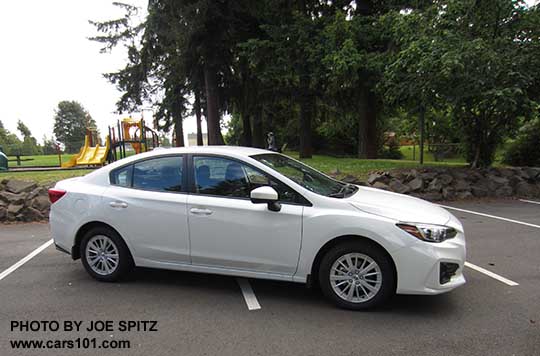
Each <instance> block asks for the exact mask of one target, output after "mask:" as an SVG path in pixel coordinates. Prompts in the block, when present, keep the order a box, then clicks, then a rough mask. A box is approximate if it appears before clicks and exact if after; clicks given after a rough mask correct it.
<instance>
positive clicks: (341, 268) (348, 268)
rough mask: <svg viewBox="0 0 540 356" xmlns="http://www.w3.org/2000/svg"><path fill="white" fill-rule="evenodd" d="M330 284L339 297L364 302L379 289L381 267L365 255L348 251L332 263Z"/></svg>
mask: <svg viewBox="0 0 540 356" xmlns="http://www.w3.org/2000/svg"><path fill="white" fill-rule="evenodd" d="M330 285H331V286H332V289H333V290H334V293H336V294H337V295H338V296H339V297H340V298H341V299H343V300H346V301H347V302H351V303H364V302H366V301H368V300H370V299H371V298H373V297H374V296H375V295H377V293H378V292H379V290H380V289H381V285H382V272H381V268H380V267H379V265H378V264H377V262H375V260H373V259H372V258H371V257H369V256H367V255H364V254H362V253H348V254H346V255H343V256H341V257H339V258H338V259H336V261H335V262H334V264H333V265H332V268H331V269H330Z"/></svg>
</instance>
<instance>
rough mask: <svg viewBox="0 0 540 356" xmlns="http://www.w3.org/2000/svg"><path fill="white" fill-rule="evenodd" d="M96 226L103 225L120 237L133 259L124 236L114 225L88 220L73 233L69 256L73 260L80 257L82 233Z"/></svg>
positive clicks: (84, 233)
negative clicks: (73, 239) (73, 237)
mask: <svg viewBox="0 0 540 356" xmlns="http://www.w3.org/2000/svg"><path fill="white" fill-rule="evenodd" d="M96 227H105V228H107V229H111V230H113V231H114V232H115V233H116V234H117V235H118V236H119V237H120V238H121V239H122V241H124V243H125V244H126V246H127V247H128V251H129V254H130V255H131V259H132V260H133V255H132V254H131V250H130V248H129V246H128V244H127V243H126V240H125V239H124V237H123V236H122V235H121V234H120V233H119V232H118V230H116V229H115V228H114V227H112V226H111V225H109V224H107V223H105V222H103V221H90V222H87V223H85V224H84V225H82V226H81V227H80V228H79V230H77V233H76V234H75V241H74V244H73V247H72V248H71V258H73V259H74V260H77V259H79V258H81V250H80V247H81V241H82V239H83V237H84V235H86V233H87V232H88V231H90V230H92V229H94V228H96Z"/></svg>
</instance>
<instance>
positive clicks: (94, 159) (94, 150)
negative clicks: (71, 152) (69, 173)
mask: <svg viewBox="0 0 540 356" xmlns="http://www.w3.org/2000/svg"><path fill="white" fill-rule="evenodd" d="M89 142H90V141H89V138H88V136H86V137H85V138H84V146H83V147H82V148H81V150H80V151H79V154H78V155H75V156H73V157H72V158H71V159H70V160H69V161H68V162H66V163H63V164H62V168H69V167H74V166H88V165H99V164H103V163H105V161H106V160H107V155H108V153H109V149H110V147H109V136H107V137H106V138H105V142H106V144H105V146H103V147H101V146H100V145H97V146H96V147H90V145H89Z"/></svg>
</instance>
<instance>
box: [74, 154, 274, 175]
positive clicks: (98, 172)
mask: <svg viewBox="0 0 540 356" xmlns="http://www.w3.org/2000/svg"><path fill="white" fill-rule="evenodd" d="M186 153H191V154H198V153H199V154H216V155H225V156H230V157H236V158H242V157H249V156H253V155H256V154H269V153H270V154H272V153H274V154H275V153H276V152H273V151H269V150H263V149H260V148H253V147H242V146H191V147H171V148H164V147H163V148H162V147H159V148H156V149H153V150H152V151H148V152H143V153H140V154H137V155H133V156H129V157H127V158H124V159H121V160H118V161H116V162H113V163H111V164H108V165H106V166H105V167H103V168H101V169H98V170H96V171H94V172H91V173H89V174H87V175H85V176H84V178H83V179H84V180H85V181H91V182H95V183H99V184H105V181H108V172H110V171H112V170H114V169H116V168H117V167H121V166H124V165H126V164H130V163H132V162H136V161H138V160H140V159H146V158H151V157H159V156H162V155H170V154H186Z"/></svg>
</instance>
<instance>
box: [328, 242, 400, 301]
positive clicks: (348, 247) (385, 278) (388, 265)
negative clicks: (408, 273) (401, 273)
mask: <svg viewBox="0 0 540 356" xmlns="http://www.w3.org/2000/svg"><path fill="white" fill-rule="evenodd" d="M350 253H359V254H362V255H365V256H368V257H370V258H371V259H372V260H373V261H375V262H376V263H377V265H378V267H379V269H380V272H381V276H382V278H381V279H382V281H381V282H382V283H381V285H380V288H379V290H378V291H377V292H376V293H375V295H374V296H372V297H371V298H370V299H368V300H366V301H357V302H350V301H347V300H345V299H343V298H342V297H340V296H339V295H338V294H337V293H336V292H335V291H334V289H333V288H332V285H331V282H330V272H331V271H330V270H331V268H332V265H333V264H334V263H335V262H336V261H337V260H338V259H339V258H340V257H342V256H345V255H347V254H350ZM347 278H349V277H347ZM351 278H352V277H351ZM359 283H360V282H359ZM319 284H320V287H321V290H322V292H323V294H324V295H325V296H326V297H327V298H328V299H330V300H331V301H332V302H334V304H336V305H337V306H338V307H340V308H344V309H351V310H365V309H370V308H373V307H376V306H379V305H381V304H383V303H384V302H385V301H387V300H388V299H389V298H390V297H391V296H393V295H394V294H395V291H396V277H395V273H394V268H393V264H392V261H391V260H390V258H389V257H388V255H387V254H386V253H385V251H383V250H382V248H380V247H378V246H377V245H374V244H372V243H368V242H365V241H348V242H344V243H340V244H339V245H336V246H334V247H333V248H331V249H330V250H329V251H328V252H327V253H326V254H325V255H324V257H323V259H322V261H321V264H320V268H319ZM351 288H352V286H351ZM353 293H355V292H353ZM357 298H360V297H359V296H358V295H357Z"/></svg>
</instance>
